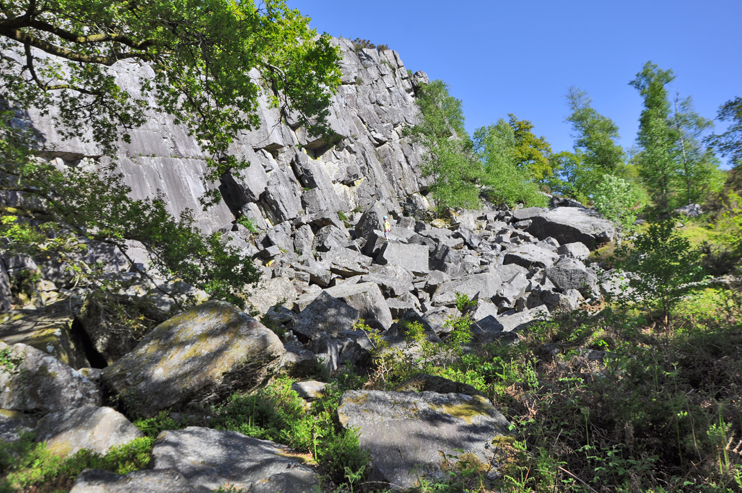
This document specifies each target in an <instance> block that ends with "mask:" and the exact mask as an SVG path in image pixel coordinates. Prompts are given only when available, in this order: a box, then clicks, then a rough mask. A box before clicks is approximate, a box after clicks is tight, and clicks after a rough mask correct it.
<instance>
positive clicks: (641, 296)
mask: <svg viewBox="0 0 742 493" xmlns="http://www.w3.org/2000/svg"><path fill="white" fill-rule="evenodd" d="M632 243H633V245H626V244H624V245H621V246H620V247H618V248H617V249H616V253H615V255H616V265H617V267H618V268H619V269H622V270H623V271H625V272H629V273H631V274H629V277H630V279H629V283H628V289H627V290H626V291H625V292H624V293H623V295H622V296H621V297H620V299H621V300H623V301H625V302H632V303H641V304H643V305H646V306H649V307H650V308H656V309H657V310H658V311H659V314H660V315H661V317H662V322H663V324H664V326H665V327H666V328H669V327H670V314H671V310H672V308H673V306H675V305H676V304H677V303H678V301H679V300H680V298H681V297H682V296H683V295H684V294H686V293H689V292H691V291H693V290H697V289H701V288H702V287H703V284H701V283H699V281H700V280H701V278H702V275H703V270H702V268H701V266H700V263H699V257H700V253H699V252H698V251H697V250H694V249H692V248H691V246H690V243H689V242H688V240H687V239H686V238H684V237H682V236H681V235H679V234H678V233H677V231H675V229H674V222H673V221H672V220H666V221H663V222H659V223H653V224H650V225H649V228H648V229H647V230H646V231H645V232H643V233H641V234H639V235H637V237H636V238H634V239H633V241H632Z"/></svg>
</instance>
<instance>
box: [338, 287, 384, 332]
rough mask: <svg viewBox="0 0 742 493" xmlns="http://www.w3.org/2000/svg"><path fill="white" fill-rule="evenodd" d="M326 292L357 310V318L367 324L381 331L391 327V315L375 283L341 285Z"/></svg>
mask: <svg viewBox="0 0 742 493" xmlns="http://www.w3.org/2000/svg"><path fill="white" fill-rule="evenodd" d="M326 292H327V294H329V295H330V296H333V297H335V298H338V299H341V300H343V301H345V302H346V303H347V304H348V305H349V306H351V307H353V308H355V309H356V310H358V316H359V317H360V318H362V319H364V320H365V321H366V323H367V324H369V325H372V326H373V325H379V326H381V327H379V328H381V329H383V330H386V329H388V328H389V327H391V326H392V322H393V320H392V314H391V312H390V311H389V307H388V306H387V304H386V300H385V299H384V295H382V294H381V290H380V289H379V286H378V285H377V284H376V283H374V282H360V283H357V284H348V283H343V284H338V285H337V286H334V287H332V288H329V289H327V290H326Z"/></svg>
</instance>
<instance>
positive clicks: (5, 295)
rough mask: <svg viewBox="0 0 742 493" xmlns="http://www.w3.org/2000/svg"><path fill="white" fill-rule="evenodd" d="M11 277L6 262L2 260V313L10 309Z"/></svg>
mask: <svg viewBox="0 0 742 493" xmlns="http://www.w3.org/2000/svg"><path fill="white" fill-rule="evenodd" d="M10 296H11V293H10V279H9V278H8V271H7V270H6V269H5V262H3V261H2V260H0V313H2V312H7V311H10V308H11V306H10Z"/></svg>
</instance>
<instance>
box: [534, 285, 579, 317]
mask: <svg viewBox="0 0 742 493" xmlns="http://www.w3.org/2000/svg"><path fill="white" fill-rule="evenodd" d="M541 299H542V300H543V302H544V304H545V305H546V306H548V307H549V311H550V312H551V313H552V314H554V313H569V312H572V311H574V310H577V309H578V308H579V307H580V304H581V303H582V302H583V301H585V298H583V297H582V294H580V292H579V291H577V290H576V289H567V290H565V291H564V293H554V292H551V291H546V292H545V293H544V294H543V295H542V296H541Z"/></svg>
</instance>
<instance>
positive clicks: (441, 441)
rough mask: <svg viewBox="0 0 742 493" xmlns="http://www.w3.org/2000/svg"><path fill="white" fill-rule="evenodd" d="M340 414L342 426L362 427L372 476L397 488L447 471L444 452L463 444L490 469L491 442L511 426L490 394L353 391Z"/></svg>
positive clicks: (454, 450)
mask: <svg viewBox="0 0 742 493" xmlns="http://www.w3.org/2000/svg"><path fill="white" fill-rule="evenodd" d="M338 417H339V418H340V422H341V423H342V425H343V426H345V427H347V428H350V427H358V428H359V429H360V436H359V440H360V445H361V448H364V449H366V450H368V451H369V453H370V454H371V464H372V472H371V476H370V478H369V480H371V481H374V480H375V481H384V482H388V483H389V484H390V486H391V487H392V488H393V489H394V490H401V489H406V488H410V487H412V486H414V484H415V482H416V481H417V480H418V478H419V477H420V476H423V475H425V476H428V477H430V478H437V477H441V476H443V475H444V471H443V468H442V467H441V466H442V459H441V454H440V453H441V452H443V453H445V454H446V455H455V456H460V455H462V453H461V450H463V453H464V454H471V455H473V456H475V457H476V459H477V460H478V461H480V462H481V464H482V465H484V467H486V468H487V469H489V468H490V466H491V465H492V463H493V462H494V461H493V459H494V457H493V455H494V454H493V452H492V451H491V450H492V449H491V448H490V447H489V444H490V442H491V441H492V440H493V439H494V438H495V437H497V436H501V435H505V434H507V429H508V422H507V420H506V419H505V418H504V417H503V416H502V414H500V413H499V412H498V411H497V410H496V409H495V408H494V406H492V404H491V403H490V402H489V401H488V400H487V399H485V398H484V397H481V396H474V397H471V396H468V395H464V394H438V393H435V392H420V393H414V392H381V391H349V392H346V393H345V394H343V398H342V400H341V403H340V407H339V408H338ZM457 449H460V450H458V451H457Z"/></svg>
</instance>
